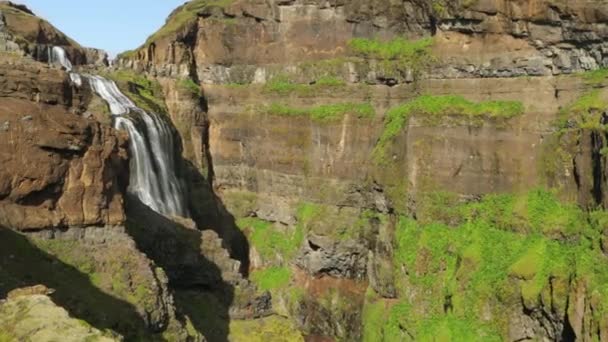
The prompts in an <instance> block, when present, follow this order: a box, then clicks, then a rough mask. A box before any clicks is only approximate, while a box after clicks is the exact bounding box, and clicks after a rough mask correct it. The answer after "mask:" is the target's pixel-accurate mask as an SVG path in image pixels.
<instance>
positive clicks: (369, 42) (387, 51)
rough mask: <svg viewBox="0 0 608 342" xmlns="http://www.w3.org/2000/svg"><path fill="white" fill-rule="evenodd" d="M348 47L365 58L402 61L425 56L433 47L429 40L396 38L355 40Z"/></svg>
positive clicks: (431, 41)
mask: <svg viewBox="0 0 608 342" xmlns="http://www.w3.org/2000/svg"><path fill="white" fill-rule="evenodd" d="M348 45H349V47H350V48H351V49H352V50H353V52H355V53H356V54H359V55H362V56H363V57H367V58H378V59H402V58H412V57H413V56H415V55H417V54H426V53H427V52H428V49H429V48H430V47H431V46H432V45H433V40H432V39H431V38H426V39H421V40H414V41H412V40H407V39H403V38H396V39H393V40H390V41H384V42H383V41H380V40H377V39H365V38H355V39H352V40H351V41H350V42H349V44H348Z"/></svg>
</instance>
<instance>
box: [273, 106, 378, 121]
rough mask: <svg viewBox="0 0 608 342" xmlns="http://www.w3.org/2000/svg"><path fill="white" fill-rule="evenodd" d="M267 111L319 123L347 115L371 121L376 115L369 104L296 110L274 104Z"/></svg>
mask: <svg viewBox="0 0 608 342" xmlns="http://www.w3.org/2000/svg"><path fill="white" fill-rule="evenodd" d="M265 111H266V112H267V113H268V114H271V115H279V116H308V117H310V118H311V119H312V120H314V121H319V122H328V121H335V120H338V119H341V118H342V117H344V115H347V114H352V115H355V116H356V117H358V118H360V119H369V118H373V117H374V116H375V115H376V112H375V110H374V107H373V106H372V105H371V103H369V102H365V103H350V102H349V103H337V104H327V105H319V106H317V107H312V108H294V107H290V106H288V105H284V104H281V103H272V104H271V105H270V106H268V107H266V108H265Z"/></svg>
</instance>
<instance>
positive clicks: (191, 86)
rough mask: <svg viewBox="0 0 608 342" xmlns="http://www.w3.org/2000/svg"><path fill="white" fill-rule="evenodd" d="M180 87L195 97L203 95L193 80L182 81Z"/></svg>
mask: <svg viewBox="0 0 608 342" xmlns="http://www.w3.org/2000/svg"><path fill="white" fill-rule="evenodd" d="M179 86H180V87H181V88H182V89H184V90H186V91H187V92H190V93H191V94H192V96H194V97H199V96H200V94H201V87H200V85H198V84H197V83H196V82H194V80H193V79H191V78H187V79H184V80H180V81H179Z"/></svg>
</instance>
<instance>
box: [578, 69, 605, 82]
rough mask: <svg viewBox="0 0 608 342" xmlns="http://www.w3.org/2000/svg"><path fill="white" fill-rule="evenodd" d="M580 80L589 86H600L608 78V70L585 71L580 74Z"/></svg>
mask: <svg viewBox="0 0 608 342" xmlns="http://www.w3.org/2000/svg"><path fill="white" fill-rule="evenodd" d="M578 75H580V76H582V78H583V79H584V80H585V81H586V82H587V83H590V84H601V83H602V82H603V81H605V80H606V79H607V78H608V68H601V69H597V70H593V71H587V72H584V73H581V74H578Z"/></svg>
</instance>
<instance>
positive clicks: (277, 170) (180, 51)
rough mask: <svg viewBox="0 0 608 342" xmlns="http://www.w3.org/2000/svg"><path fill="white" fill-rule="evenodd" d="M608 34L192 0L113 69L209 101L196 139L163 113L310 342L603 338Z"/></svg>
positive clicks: (388, 10) (528, 16) (391, 7)
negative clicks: (183, 86) (185, 86)
mask: <svg viewBox="0 0 608 342" xmlns="http://www.w3.org/2000/svg"><path fill="white" fill-rule="evenodd" d="M606 14H607V13H606V4H605V3H604V2H588V1H568V2H565V1H564V2H561V1H483V0H479V1H466V2H464V1H458V2H444V1H432V2H431V1H397V2H394V1H393V2H389V1H371V2H370V1H329V2H327V1H323V2H318V1H270V2H269V1H226V2H210V1H193V2H190V3H188V4H185V5H184V6H182V7H180V8H178V9H176V10H175V11H174V12H173V14H172V15H171V16H170V17H169V18H168V20H167V23H166V25H165V26H164V27H163V28H162V29H161V30H160V31H158V32H157V33H155V34H154V35H152V36H151V37H150V38H149V39H148V41H147V42H146V43H145V44H144V45H142V46H141V47H140V48H138V49H137V50H134V51H130V52H126V53H124V54H123V55H121V57H120V60H119V65H120V66H121V67H125V68H130V69H133V70H136V71H138V72H145V73H147V74H148V75H151V76H156V77H158V78H159V79H161V80H164V81H163V82H166V83H167V84H171V83H174V84H179V83H180V82H185V80H187V82H197V83H199V84H200V86H201V90H202V101H200V103H199V109H198V114H194V115H191V114H189V116H188V117H191V118H193V120H192V121H191V122H190V125H186V126H185V127H187V128H186V129H179V128H180V126H179V125H178V121H176V120H177V119H176V117H177V116H179V117H180V118H181V119H180V120H183V119H184V118H186V117H184V116H183V115H182V114H180V113H183V112H184V111H187V112H188V111H190V110H191V109H192V108H193V107H192V106H191V105H192V104H193V103H195V102H189V103H190V105H186V104H185V102H183V103H181V104H178V103H177V102H174V103H173V104H174V106H173V107H172V108H169V112H170V115H171V116H172V119H173V120H174V122H175V123H176V126H177V127H178V129H179V131H180V134H181V135H182V137H183V139H184V141H186V142H187V144H189V147H188V149H187V152H186V153H185V157H186V158H187V159H189V160H191V161H192V163H193V164H195V165H201V168H200V169H199V171H200V172H201V174H202V175H203V176H204V178H205V179H206V180H207V181H209V182H211V183H212V186H213V189H214V191H215V193H217V194H218V195H219V198H220V200H221V205H220V207H221V209H223V208H224V207H225V209H226V210H227V212H228V213H229V214H231V215H232V216H233V217H234V218H235V219H236V221H235V223H236V225H237V226H238V227H239V228H240V229H241V230H242V231H243V232H244V233H245V235H246V236H247V243H248V247H249V253H248V255H249V257H248V258H247V260H246V262H248V263H249V271H250V272H251V273H250V278H251V279H252V280H253V281H254V282H256V283H257V284H258V286H260V287H261V288H263V289H268V290H270V292H271V293H272V296H273V300H272V304H273V308H274V309H275V310H276V311H277V312H279V313H281V314H283V315H287V316H289V317H291V318H292V319H293V321H295V322H296V323H297V325H298V327H299V329H300V330H301V331H302V332H303V334H304V335H305V336H306V337H307V338H308V339H310V340H317V339H319V340H325V339H328V340H361V339H363V340H369V341H379V340H386V341H393V340H409V339H412V340H420V339H424V338H430V336H435V335H433V334H436V333H439V332H443V333H445V334H447V335H446V336H448V335H449V338H452V339H455V340H458V339H467V340H471V339H475V338H479V336H484V337H483V338H482V340H483V339H492V338H497V339H508V340H522V339H534V338H541V339H542V338H545V339H550V340H560V339H563V340H568V339H569V338H572V336H576V337H577V338H579V339H581V340H592V339H593V338H599V339H602V338H604V337H603V336H604V335H605V333H606V332H605V328H604V327H603V325H604V323H602V322H604V321H605V317H604V314H603V313H602V314H599V315H600V316H594V317H596V318H591V316H589V315H588V314H587V313H589V312H603V309H601V308H600V307H603V304H599V303H600V302H602V300H601V299H599V297H596V295H593V294H592V292H593V291H595V290H594V289H597V288H596V287H595V285H594V282H595V280H592V279H597V278H596V277H598V276H600V274H601V273H603V271H601V270H600V269H594V270H590V269H587V268H585V267H584V266H582V265H584V264H585V262H584V261H582V260H583V259H584V258H586V255H589V257H591V255H593V256H592V257H591V258H599V259H601V260H603V258H604V256H603V253H602V252H601V248H598V246H599V245H601V244H602V242H601V241H603V239H604V238H602V237H600V235H602V236H603V234H604V233H603V231H604V228H602V227H603V225H604V223H603V222H604V221H602V220H599V221H598V219H597V218H598V217H600V216H602V217H603V215H604V213H603V211H601V210H600V211H597V212H595V211H593V212H590V211H592V208H596V207H597V206H598V205H600V206H601V205H603V204H604V203H605V201H606V198H607V197H606V195H605V192H604V190H603V189H604V188H605V178H606V177H605V174H606V172H605V165H606V163H605V157H604V155H603V154H602V153H600V150H602V148H604V146H606V139H605V133H604V130H603V128H602V127H603V126H602V125H603V124H604V121H603V119H602V113H603V112H604V111H605V110H606V109H607V108H608V107H607V106H605V102H604V100H603V99H604V98H605V90H604V85H605V78H604V77H605V73H604V71H603V70H599V71H595V70H597V69H599V68H601V67H603V66H604V65H605V64H606V57H605V53H604V50H605V43H604V40H605V35H606V31H605V29H604V21H605V19H606ZM174 88H175V87H174ZM165 92H167V89H165ZM182 126H183V125H182ZM191 137H196V139H194V140H193V139H191ZM199 137H200V140H199ZM201 161H202V162H201ZM193 184H194V183H193ZM193 188H196V186H193ZM531 189H534V190H531ZM496 194H498V195H496ZM501 196H502V197H501ZM556 198H559V199H560V201H563V202H560V201H558V200H557V199H556ZM571 203H576V205H574V206H571V205H572V204H571ZM207 205H208V201H207V200H206V199H205V197H200V196H199V197H196V196H195V197H193V198H192V206H193V207H195V208H201V209H200V210H201V211H202V212H207V216H204V215H203V216H201V217H200V218H199V219H197V218H195V220H197V221H199V222H212V221H209V220H208V219H209V218H210V215H209V214H208V211H206V210H205V209H202V208H206V206H207ZM537 205H539V206H540V207H537ZM577 205H578V206H580V208H583V209H580V208H577V209H573V208H575V207H576V206H577ZM540 208H542V209H540ZM550 208H553V209H550ZM570 209H572V210H573V211H569V210H570ZM587 209H589V210H590V211H587ZM537 210H540V212H538V211H537ZM552 210H556V211H552ZM220 211H221V210H220ZM558 212H560V213H561V214H558ZM565 212H568V213H569V214H564V213H565ZM487 213H488V214H487ZM486 214H487V215H490V216H489V217H488V216H486ZM218 215H219V216H222V215H221V214H218ZM218 215H215V216H213V215H211V216H213V219H214V220H215V221H213V222H217V224H216V230H218V232H219V233H220V235H222V234H223V237H224V239H225V241H226V242H227V243H229V244H231V245H232V246H233V248H236V249H238V243H230V241H231V239H232V240H234V238H233V237H231V236H232V235H233V234H230V233H227V232H222V231H223V230H230V229H231V228H227V227H232V225H231V222H230V221H228V222H227V221H226V220H222V219H219V218H218ZM547 215H548V216H547ZM579 215H582V216H579ZM555 216H559V217H560V219H557V221H552V220H553V219H550V218H549V217H555ZM203 217H205V218H204V219H203ZM583 217H588V218H583ZM590 217H595V218H590ZM562 219H563V220H564V221H561V220H562ZM201 220H202V221H201ZM410 220H411V221H410ZM538 220H540V221H538ZM549 221H551V222H549ZM558 221H559V222H558ZM539 222H544V223H539ZM566 222H571V224H570V223H566ZM587 224H589V225H590V226H587ZM471 227H478V229H477V232H475V231H476V230H475V229H473V230H472V228H471ZM567 227H570V228H567ZM586 227H590V228H589V229H590V230H587V229H588V228H586ZM585 231H586V232H587V233H586V232H585ZM590 231H597V232H600V231H601V232H602V233H600V234H599V235H595V236H596V237H591V236H592V235H594V234H595V233H589V232H590ZM452 232H455V233H452ZM452 234H456V235H454V236H453V235H452ZM476 234H480V235H479V236H478V235H476ZM503 234H505V235H503ZM536 234H539V235H536ZM589 234H590V235H589ZM448 237H449V238H448ZM461 238H462V240H461ZM537 238H538V240H537ZM446 239H447V240H446ZM571 239H573V240H571ZM501 240H502V241H511V242H510V243H512V244H513V246H516V247H513V249H510V248H506V247H505V248H503V247H501V246H500V243H498V241H501ZM574 241H576V242H574ZM579 244H583V245H585V246H587V247H582V249H581V250H579V252H573V254H569V253H570V252H567V251H568V250H571V248H578V247H575V246H579V247H580V246H581V245H579ZM235 246H236V247H235ZM554 248H555V249H554ZM583 250H584V252H583ZM493 251H497V254H494V252H493ZM548 251H551V252H548ZM558 251H560V252H558ZM545 252H546V253H545ZM501 253H502V254H501ZM551 253H557V254H560V253H562V254H563V255H569V256H567V257H565V259H563V261H564V262H565V263H566V264H568V265H570V266H569V267H567V268H568V271H564V273H560V272H561V271H557V269H555V268H553V266H550V264H551V261H550V259H551V258H552V257H551V256H550V255H554V254H551ZM587 253H590V254H587ZM498 260H502V261H500V262H499V261H498ZM524 264H526V265H534V266H530V267H531V269H529V270H522V269H521V268H522V267H523V265H524ZM574 265H577V266H574ZM602 265H603V264H602ZM579 267H582V268H579ZM601 267H603V266H601ZM575 270H578V271H575ZM527 271H530V273H526V272H527ZM572 272H578V273H577V275H574V273H572ZM467 273H470V276H468V275H467ZM491 273H492V274H494V275H496V276H495V277H494V276H490V274H491ZM489 288H493V289H495V290H496V291H490V292H487V289H489ZM473 308H475V309H473ZM600 317H601V318H600ZM465 327H466V328H465ZM583 327H587V328H583ZM461 328H462V329H465V331H468V332H474V333H473V334H472V335H467V333H464V335H463V331H462V330H460V329H461ZM429 334H430V335H429Z"/></svg>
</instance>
